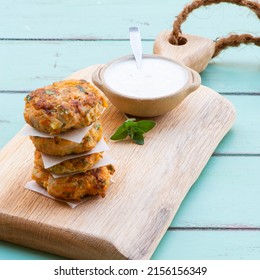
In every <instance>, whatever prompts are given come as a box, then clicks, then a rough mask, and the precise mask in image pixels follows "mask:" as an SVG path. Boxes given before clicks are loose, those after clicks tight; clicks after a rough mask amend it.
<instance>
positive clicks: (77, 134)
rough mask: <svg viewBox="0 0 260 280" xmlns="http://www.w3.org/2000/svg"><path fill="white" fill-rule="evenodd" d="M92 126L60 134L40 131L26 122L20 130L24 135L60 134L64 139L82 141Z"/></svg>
mask: <svg viewBox="0 0 260 280" xmlns="http://www.w3.org/2000/svg"><path fill="white" fill-rule="evenodd" d="M92 126H93V124H91V125H89V126H86V127H82V128H77V129H73V130H71V131H68V132H64V133H61V134H59V135H49V134H48V133H44V132H41V131H38V130H36V129H35V128H33V127H31V126H30V125H28V124H26V125H25V126H24V127H23V129H22V130H21V131H20V133H21V135H22V136H39V137H43V138H54V137H55V136H59V137H60V138H62V139H65V140H69V141H72V142H76V143H80V142H81V141H82V139H83V138H84V136H85V135H86V133H87V132H88V131H89V130H90V129H91V128H92Z"/></svg>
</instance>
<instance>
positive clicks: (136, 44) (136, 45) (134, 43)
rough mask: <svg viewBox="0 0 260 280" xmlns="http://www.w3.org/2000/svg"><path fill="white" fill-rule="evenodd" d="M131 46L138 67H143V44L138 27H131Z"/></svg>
mask: <svg viewBox="0 0 260 280" xmlns="http://www.w3.org/2000/svg"><path fill="white" fill-rule="evenodd" d="M129 36H130V44H131V48H132V52H133V55H134V57H135V61H136V67H137V68H138V69H140V68H141V67H142V53H143V51H142V42H141V35H140V32H139V29H138V27H129Z"/></svg>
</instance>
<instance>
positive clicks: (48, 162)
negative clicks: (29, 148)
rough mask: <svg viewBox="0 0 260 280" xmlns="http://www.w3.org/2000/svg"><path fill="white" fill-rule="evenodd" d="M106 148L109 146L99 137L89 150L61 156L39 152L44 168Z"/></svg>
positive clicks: (106, 149)
mask: <svg viewBox="0 0 260 280" xmlns="http://www.w3.org/2000/svg"><path fill="white" fill-rule="evenodd" d="M108 150H109V147H108V145H107V143H106V141H105V140H104V138H101V140H100V141H99V142H98V143H97V145H96V146H95V147H94V148H93V149H92V150H90V151H89V152H86V153H81V154H73V155H67V156H62V157H61V156H50V155H46V154H44V153H41V154H42V161H43V165H44V168H45V169H47V168H49V167H52V166H54V165H56V164H58V163H61V162H63V161H65V160H69V159H73V158H78V157H82V156H86V155H91V154H95V153H100V152H105V151H108Z"/></svg>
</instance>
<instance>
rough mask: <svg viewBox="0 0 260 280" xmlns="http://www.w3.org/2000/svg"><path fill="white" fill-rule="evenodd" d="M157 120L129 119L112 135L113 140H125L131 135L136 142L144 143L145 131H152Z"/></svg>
mask: <svg viewBox="0 0 260 280" xmlns="http://www.w3.org/2000/svg"><path fill="white" fill-rule="evenodd" d="M155 124H156V123H155V121H150V120H142V121H136V119H128V120H126V121H125V122H123V124H122V125H120V126H119V127H118V129H117V130H116V132H115V133H114V134H113V135H112V136H111V137H110V139H111V140H114V141H119V140H124V139H125V138H126V137H127V136H129V137H130V138H131V139H132V140H133V141H134V142H135V143H136V144H138V145H143V144H144V133H146V132H148V131H150V130H151V129H152V128H154V126H155Z"/></svg>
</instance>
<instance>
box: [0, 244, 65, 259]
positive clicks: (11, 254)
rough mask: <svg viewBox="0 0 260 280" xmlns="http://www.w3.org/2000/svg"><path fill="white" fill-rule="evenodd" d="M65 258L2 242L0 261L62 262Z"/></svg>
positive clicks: (0, 245)
mask: <svg viewBox="0 0 260 280" xmlns="http://www.w3.org/2000/svg"><path fill="white" fill-rule="evenodd" d="M62 259H65V258H64V257H61V256H57V255H53V254H49V253H45V252H42V251H37V250H33V249H30V248H26V247H23V246H19V245H15V244H13V243H9V242H5V241H0V260H62Z"/></svg>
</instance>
